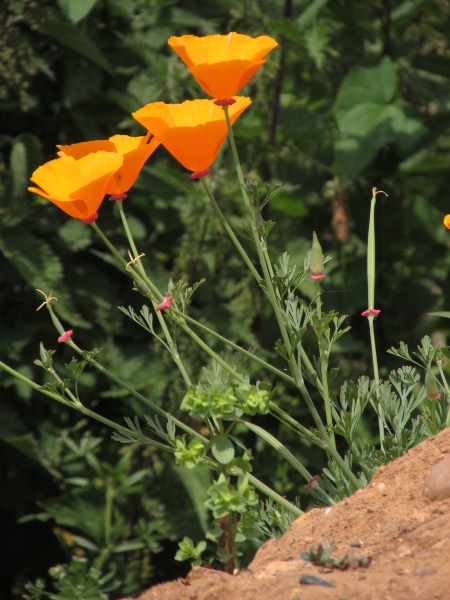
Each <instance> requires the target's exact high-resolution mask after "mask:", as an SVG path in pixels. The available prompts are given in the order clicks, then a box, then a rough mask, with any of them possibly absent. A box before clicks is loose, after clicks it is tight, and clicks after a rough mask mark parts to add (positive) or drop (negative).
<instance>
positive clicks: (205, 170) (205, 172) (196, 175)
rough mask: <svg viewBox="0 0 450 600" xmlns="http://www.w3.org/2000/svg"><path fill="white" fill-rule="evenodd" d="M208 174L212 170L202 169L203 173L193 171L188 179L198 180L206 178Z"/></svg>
mask: <svg viewBox="0 0 450 600" xmlns="http://www.w3.org/2000/svg"><path fill="white" fill-rule="evenodd" d="M210 173H212V169H203V171H194V172H193V173H191V174H190V175H189V177H190V178H191V179H200V177H206V175H209V174H210Z"/></svg>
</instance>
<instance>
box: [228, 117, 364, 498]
mask: <svg viewBox="0 0 450 600" xmlns="http://www.w3.org/2000/svg"><path fill="white" fill-rule="evenodd" d="M223 108H224V113H225V119H226V121H227V126H228V137H229V140H230V145H231V152H232V154H233V158H234V162H235V166H236V172H237V175H238V179H239V183H240V186H241V193H242V197H243V199H244V203H245V206H246V208H247V211H248V213H249V218H250V224H251V230H252V234H253V239H254V242H255V246H256V249H257V252H258V257H259V261H260V264H261V267H262V270H263V273H264V280H265V283H266V288H267V291H268V296H269V301H270V304H271V305H272V308H273V310H274V313H275V317H276V319H277V322H278V326H279V328H280V332H281V335H282V338H283V342H284V344H285V346H286V350H287V352H288V355H289V357H290V361H289V362H290V366H291V372H292V375H293V377H294V380H295V382H296V387H297V388H298V389H299V391H300V393H301V394H302V396H303V398H304V400H305V401H306V403H307V406H308V408H309V410H310V412H311V415H312V417H313V419H314V421H315V423H316V426H317V427H318V429H319V431H320V435H321V437H322V439H323V441H324V444H325V445H326V451H327V452H328V453H329V454H330V455H331V456H332V457H333V458H334V459H335V461H336V462H337V463H338V465H339V467H340V468H341V469H342V471H343V472H344V473H345V474H346V476H347V478H348V479H349V480H350V481H351V482H352V484H353V485H354V486H355V487H356V488H360V487H361V484H360V482H359V481H358V480H357V478H356V477H355V475H354V474H353V473H352V471H351V469H350V468H349V467H348V465H347V464H346V463H345V462H344V461H343V459H342V458H341V456H340V455H339V453H338V452H337V450H336V448H335V447H334V446H333V443H332V442H331V440H330V438H329V436H328V434H327V431H326V429H325V427H324V425H323V423H322V419H321V418H320V415H319V413H318V412H317V410H316V407H315V406H314V403H313V401H312V399H311V397H310V395H309V393H308V390H307V389H306V387H305V384H304V381H303V377H302V376H301V373H299V371H298V364H297V362H296V361H295V359H294V356H293V353H292V346H291V341H290V338H289V335H288V332H287V329H286V325H285V322H284V319H283V316H282V314H281V310H280V306H279V303H278V301H277V298H276V294H275V291H274V288H273V284H272V279H271V277H270V273H269V270H268V267H267V262H266V259H265V255H264V251H265V250H266V248H265V246H266V244H265V243H264V248H263V244H262V242H261V239H260V237H259V234H258V229H257V226H256V219H255V213H254V211H253V210H252V207H251V204H250V200H249V197H248V194H247V192H246V189H245V181H244V177H243V174H242V169H241V165H240V162H239V157H238V153H237V149H236V144H235V141H234V135H233V129H232V127H231V122H230V117H229V114H228V107H227V106H224V107H223Z"/></svg>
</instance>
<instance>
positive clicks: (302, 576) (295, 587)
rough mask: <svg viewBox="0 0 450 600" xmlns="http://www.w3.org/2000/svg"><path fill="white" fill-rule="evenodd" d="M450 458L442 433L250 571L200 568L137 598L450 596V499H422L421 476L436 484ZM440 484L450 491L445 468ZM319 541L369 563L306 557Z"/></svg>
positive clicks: (266, 551) (263, 552) (271, 546)
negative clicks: (328, 562) (342, 565)
mask: <svg viewBox="0 0 450 600" xmlns="http://www.w3.org/2000/svg"><path fill="white" fill-rule="evenodd" d="M446 457H447V458H446ZM449 457H450V429H446V430H445V431H443V432H441V433H440V434H439V435H437V436H435V437H433V438H430V439H428V440H426V441H424V442H423V443H422V444H420V445H418V446H416V447H415V448H412V449H411V450H410V451H409V452H408V453H407V454H406V455H405V456H402V457H401V458H398V459H396V460H394V461H393V462H392V463H390V464H388V465H386V466H384V467H382V468H380V469H379V471H378V472H377V473H376V475H375V477H374V478H373V480H372V482H371V483H370V485H369V486H368V487H367V488H366V489H364V490H360V491H358V492H357V493H356V494H354V495H353V496H352V497H351V498H347V499H345V500H343V501H342V502H340V503H339V504H336V505H335V506H333V507H330V508H322V509H313V510H311V511H310V512H308V513H306V514H305V515H303V516H301V517H299V518H298V519H297V520H296V521H295V522H294V523H293V524H292V526H291V528H290V529H289V531H288V532H287V533H286V534H285V535H284V536H283V537H282V538H281V539H280V540H278V541H276V540H269V541H268V542H267V543H266V544H264V545H263V546H262V547H261V548H260V549H259V551H258V552H257V554H256V556H255V558H254V560H253V562H252V563H251V564H250V566H249V568H248V569H244V570H242V571H240V572H239V573H238V574H237V575H228V574H226V573H223V572H219V571H213V570H210V569H204V568H200V567H196V568H194V569H193V570H192V571H191V573H190V574H189V576H188V577H187V579H179V580H177V581H173V582H170V583H164V584H161V585H157V586H155V587H153V588H151V589H149V590H147V591H146V592H144V593H143V594H142V595H141V596H139V600H254V598H255V597H256V598H258V600H277V599H278V598H280V599H283V600H300V599H301V600H313V599H315V600H317V598H323V599H325V600H328V599H329V600H352V599H354V600H356V599H358V600H379V599H380V598H383V600H416V599H417V600H419V599H420V600H423V599H426V600H431V599H439V600H450V564H449V560H448V549H449V546H450V498H448V497H447V498H445V499H438V500H434V501H433V502H431V501H430V500H429V499H428V498H427V497H426V496H424V493H423V490H424V481H425V478H426V477H427V476H428V479H427V482H429V481H431V480H432V481H435V480H436V474H433V473H432V474H431V475H430V472H431V471H432V470H433V468H435V467H436V465H437V464H438V463H440V462H441V461H442V459H445V461H444V463H447V465H448V464H449V460H450V459H449ZM444 463H443V464H444ZM437 479H439V477H437ZM440 479H441V483H442V485H443V487H445V485H447V489H448V484H449V474H448V469H447V471H446V474H445V475H444V476H443V477H441V478H440ZM426 487H428V483H427V486H426ZM428 495H429V496H430V493H429V492H428ZM444 495H445V494H444ZM441 496H442V495H441ZM430 497H436V496H433V495H431V496H430ZM437 497H439V494H438V496H437ZM319 544H322V545H323V546H325V547H326V546H329V545H334V546H336V549H335V551H334V552H333V554H332V555H331V558H340V557H342V556H344V555H345V554H346V553H348V552H350V551H352V550H353V553H354V556H355V557H356V558H358V557H363V556H364V557H370V562H369V564H368V565H367V566H357V561H356V560H355V561H354V564H353V566H351V567H349V568H348V569H346V570H340V569H338V568H327V567H324V566H317V565H314V564H312V563H311V562H307V561H305V560H302V559H301V558H300V553H301V552H304V551H307V550H309V549H310V547H311V546H314V547H315V548H317V546H318V545H319ZM315 578H316V579H317V580H319V581H317V580H316V579H315Z"/></svg>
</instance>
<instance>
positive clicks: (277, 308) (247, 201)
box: [223, 106, 291, 354]
mask: <svg viewBox="0 0 450 600" xmlns="http://www.w3.org/2000/svg"><path fill="white" fill-rule="evenodd" d="M223 109H224V113H225V119H226V121H227V126H228V137H229V140H230V145H231V152H232V154H233V159H234V163H235V166H236V172H237V176H238V179H239V183H240V187H241V194H242V197H243V199H244V203H245V206H246V208H247V211H248V214H249V218H250V226H251V231H252V235H253V240H254V242H255V246H256V250H257V252H258V258H259V262H260V265H261V267H262V270H263V273H264V281H265V283H266V288H267V291H268V295H269V301H270V304H271V305H272V308H273V311H274V313H275V318H276V320H277V322H278V326H279V328H280V332H281V335H282V338H283V342H284V344H285V346H286V349H287V351H288V353H289V354H290V353H291V341H290V338H289V335H288V332H287V329H286V325H285V323H284V319H283V316H282V314H281V310H280V306H279V303H278V301H277V298H276V295H275V291H274V288H273V284H272V279H271V277H270V273H269V269H268V267H267V262H266V259H265V256H264V250H265V249H266V248H264V250H263V244H262V243H261V239H260V237H259V233H258V228H257V225H256V219H255V213H254V210H253V209H252V207H251V204H250V199H249V197H248V194H247V191H246V189H245V181H244V176H243V174H242V168H241V164H240V162H239V156H238V153H237V149H236V143H235V141H234V134H233V128H232V127H231V122H230V116H229V113H228V106H224V107H223ZM265 245H266V244H264V246H265Z"/></svg>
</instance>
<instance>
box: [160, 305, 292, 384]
mask: <svg viewBox="0 0 450 600" xmlns="http://www.w3.org/2000/svg"><path fill="white" fill-rule="evenodd" d="M170 312H171V313H173V314H175V315H177V316H178V317H181V318H182V319H184V320H185V321H187V322H188V323H192V325H194V326H195V327H198V328H199V329H201V330H202V331H204V332H205V333H208V334H210V335H212V336H213V337H215V338H216V339H217V340H219V341H221V342H222V343H224V344H225V345H227V346H229V347H230V348H233V350H236V351H237V352H240V353H241V354H243V355H244V356H246V357H247V358H249V359H251V360H253V361H255V362H257V363H258V364H260V365H261V366H262V367H265V368H266V369H268V370H269V371H272V373H274V374H275V375H278V377H281V378H282V379H285V380H286V381H288V382H289V383H292V384H293V385H295V381H294V378H293V377H291V376H290V375H288V374H287V373H285V372H284V371H281V370H280V369H277V368H276V367H274V366H273V365H271V364H270V363H268V362H267V361H265V360H263V359H262V358H259V356H257V355H256V354H253V353H252V352H249V351H248V350H245V348H241V346H238V345H237V344H235V343H234V342H232V341H231V340H229V339H228V338H226V337H223V336H222V335H220V334H219V333H217V332H216V331H214V330H213V329H210V328H209V327H207V326H206V325H203V323H200V321H196V320H195V319H192V318H191V317H188V316H187V315H185V314H184V313H182V312H180V311H179V310H177V309H174V308H172V307H171V308H170Z"/></svg>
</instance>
